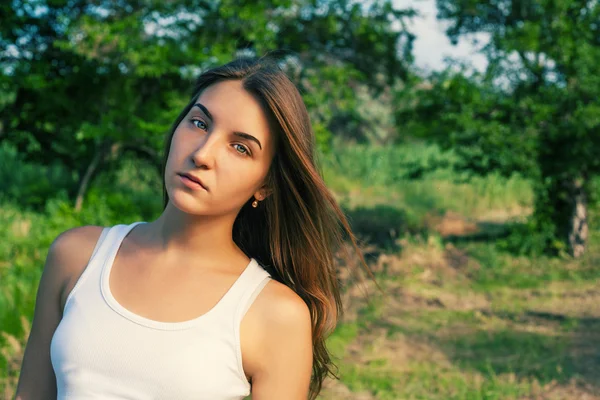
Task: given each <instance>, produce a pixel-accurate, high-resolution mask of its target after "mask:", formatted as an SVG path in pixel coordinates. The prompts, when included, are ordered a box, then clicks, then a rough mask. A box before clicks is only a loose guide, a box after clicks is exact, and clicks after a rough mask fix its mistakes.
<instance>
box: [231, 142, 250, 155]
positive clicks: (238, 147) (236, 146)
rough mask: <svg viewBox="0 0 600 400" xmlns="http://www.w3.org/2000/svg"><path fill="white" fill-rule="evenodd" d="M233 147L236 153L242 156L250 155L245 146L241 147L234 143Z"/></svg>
mask: <svg viewBox="0 0 600 400" xmlns="http://www.w3.org/2000/svg"><path fill="white" fill-rule="evenodd" d="M233 147H234V148H235V149H236V150H237V152H238V153H240V154H243V155H247V154H250V152H249V151H248V148H246V146H244V145H241V144H239V143H236V144H234V145H233Z"/></svg>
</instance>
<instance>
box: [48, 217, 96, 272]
mask: <svg viewBox="0 0 600 400" xmlns="http://www.w3.org/2000/svg"><path fill="white" fill-rule="evenodd" d="M103 229H104V227H102V226H95V225H86V226H78V227H76V228H71V229H68V230H66V231H64V232H62V233H61V234H59V235H58V236H57V237H56V238H55V239H54V241H53V242H52V244H51V245H50V249H49V250H48V257H52V259H53V260H55V261H59V262H60V263H61V264H62V265H64V264H65V263H66V264H79V262H78V261H81V260H84V259H89V257H90V256H91V253H92V251H93V250H94V247H95V246H96V242H97V241H98V239H99V238H100V234H101V233H102V230H103ZM86 263H87V260H86Z"/></svg>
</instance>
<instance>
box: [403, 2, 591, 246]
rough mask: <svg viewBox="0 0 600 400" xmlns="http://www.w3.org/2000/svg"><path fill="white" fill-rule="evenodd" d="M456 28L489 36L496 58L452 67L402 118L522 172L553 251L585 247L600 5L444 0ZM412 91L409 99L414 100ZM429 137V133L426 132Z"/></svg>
mask: <svg viewBox="0 0 600 400" xmlns="http://www.w3.org/2000/svg"><path fill="white" fill-rule="evenodd" d="M437 4H438V9H439V15H438V17H439V18H441V19H445V20H448V21H449V22H450V25H449V28H448V30H447V33H448V35H449V37H450V38H451V39H452V40H453V41H456V40H457V39H458V38H459V37H460V36H461V35H465V34H473V33H481V32H483V33H487V34H488V35H489V37H490V41H489V43H488V44H487V45H485V46H484V47H483V49H482V51H483V52H484V53H485V54H486V55H487V58H488V61H489V65H488V67H487V69H486V71H485V72H484V73H483V74H477V73H474V74H472V76H470V77H467V76H466V75H465V74H464V71H463V72H459V73H453V72H451V71H446V72H444V73H442V74H438V75H434V76H432V77H431V78H430V83H431V87H429V88H427V90H418V95H417V94H416V93H414V92H413V94H412V96H414V97H413V98H412V99H413V100H412V101H413V102H412V103H410V104H411V106H410V107H406V106H404V107H402V108H401V110H400V112H399V113H398V117H399V118H401V119H406V118H411V119H412V120H413V121H421V123H419V124H417V125H419V126H421V128H422V129H424V130H425V127H427V128H432V129H431V130H430V131H429V132H428V133H429V134H430V135H431V136H432V137H434V138H436V139H437V140H438V141H440V142H442V143H444V144H445V145H446V146H447V147H453V148H455V149H456V150H457V151H459V152H460V153H461V154H462V155H463V159H464V162H463V167H464V168H465V169H467V170H469V171H471V172H474V173H478V174H486V173H488V172H491V171H500V172H502V173H504V174H506V175H509V174H510V173H512V172H513V171H519V172H521V173H524V174H525V175H527V176H529V177H531V178H532V179H533V181H534V189H535V210H534V214H533V219H532V220H531V225H532V227H533V228H534V229H535V230H536V231H537V233H538V234H540V235H543V237H544V241H543V242H544V247H545V249H546V250H553V251H558V250H561V249H565V250H568V251H569V252H570V253H571V254H572V255H573V256H575V257H578V256H580V255H582V254H583V252H584V249H585V244H586V241H587V232H588V221H587V207H588V203H589V202H590V201H592V200H594V199H591V198H590V194H591V191H590V185H591V177H592V176H594V175H597V174H598V173H599V172H600V158H599V157H598V156H597V154H598V153H599V152H600V100H599V98H600V64H599V63H598V60H600V24H599V23H598V21H600V4H599V3H598V2H597V1H584V0H535V1H525V0H499V1H498V0H493V1H492V0H484V1H480V0H477V1H475V0H438V2H437ZM407 96H408V95H407V94H404V95H402V96H401V97H399V101H402V102H403V104H405V105H406V104H409V103H407ZM425 134H427V132H425Z"/></svg>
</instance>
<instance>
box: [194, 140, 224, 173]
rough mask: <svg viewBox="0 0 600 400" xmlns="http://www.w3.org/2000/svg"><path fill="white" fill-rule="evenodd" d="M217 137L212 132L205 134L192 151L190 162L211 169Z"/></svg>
mask: <svg viewBox="0 0 600 400" xmlns="http://www.w3.org/2000/svg"><path fill="white" fill-rule="evenodd" d="M218 146H219V138H218V136H217V135H215V134H214V133H213V132H211V133H208V134H207V135H205V136H204V137H203V138H202V140H201V142H200V144H198V146H197V147H196V150H194V152H193V153H192V162H193V163H194V165H195V166H196V167H198V168H202V169H211V168H213V167H214V164H215V159H216V152H217V151H218Z"/></svg>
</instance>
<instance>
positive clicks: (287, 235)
mask: <svg viewBox="0 0 600 400" xmlns="http://www.w3.org/2000/svg"><path fill="white" fill-rule="evenodd" d="M280 54H281V53H271V54H267V55H266V56H264V57H262V58H239V59H237V60H234V61H232V62H230V63H228V64H225V65H223V66H220V67H217V68H213V69H210V70H208V71H205V72H203V73H202V74H201V75H200V76H199V77H198V79H197V81H196V84H195V86H194V91H193V95H192V98H191V101H190V103H189V104H188V105H187V106H186V107H185V109H184V110H183V111H182V112H181V114H180V115H179V117H178V118H177V120H176V121H175V123H174V124H173V127H172V128H171V130H170V132H169V134H168V136H167V138H166V148H165V153H164V159H163V195H164V205H165V206H166V204H167V202H168V195H167V192H166V189H165V185H164V168H165V166H166V160H167V156H168V154H169V149H170V144H171V137H172V136H173V133H174V132H175V129H176V128H177V126H178V125H179V123H180V122H181V121H182V120H183V118H184V117H185V116H186V115H187V113H188V112H189V111H190V109H191V108H192V106H193V105H194V104H195V103H196V100H197V99H198V98H199V97H200V94H201V93H202V91H203V90H204V89H206V88H207V87H209V86H210V85H213V84H215V83H217V82H221V81H225V80H239V81H241V82H242V84H243V87H244V88H245V89H246V90H247V91H248V92H249V93H251V94H253V95H255V97H256V98H257V99H258V100H259V101H260V103H261V105H262V108H263V110H264V112H265V114H266V115H267V118H268V120H269V122H270V128H271V129H272V130H273V132H272V134H273V135H274V136H275V140H276V150H275V156H274V159H273V162H272V164H271V167H270V169H269V172H268V174H267V179H266V183H267V187H268V188H269V189H270V190H271V194H270V195H269V196H267V197H266V198H265V199H264V200H263V201H262V202H261V205H260V206H259V207H258V208H252V207H251V201H252V199H249V200H248V202H247V203H246V204H245V205H244V206H243V207H242V209H241V210H240V212H239V214H238V216H237V218H236V220H235V222H234V226H233V239H234V241H235V243H236V244H237V245H238V246H239V247H240V249H242V251H244V252H245V253H246V255H248V256H249V257H253V258H255V259H256V260H257V261H258V262H259V263H260V264H262V265H263V266H264V267H265V269H266V270H267V271H268V272H269V273H271V275H272V276H273V278H274V279H276V280H278V281H279V282H281V283H283V284H285V285H287V286H288V287H290V288H291V289H293V290H294V291H295V292H296V293H297V294H298V295H299V296H300V297H301V298H302V299H303V300H304V302H305V303H306V304H307V305H308V308H309V309H310V313H311V318H312V341H313V371H312V377H311V384H310V399H311V400H312V399H314V398H316V396H317V395H318V393H319V392H320V391H321V387H322V384H323V380H324V379H325V377H326V376H327V375H330V376H333V377H335V378H338V379H339V377H338V376H337V375H336V374H335V373H334V372H333V368H332V367H335V364H334V363H333V362H332V360H331V357H330V355H329V352H328V350H327V348H326V345H325V339H326V337H327V336H328V335H329V334H330V333H331V332H332V331H333V329H334V328H335V326H336V324H337V322H338V320H339V318H340V317H341V316H342V313H343V307H342V301H341V296H340V288H339V282H338V277H337V271H336V264H335V258H334V255H335V251H336V250H337V249H338V248H339V247H340V246H341V245H342V243H343V241H344V240H345V239H346V237H347V238H349V239H350V241H351V242H352V244H353V246H354V248H355V250H356V251H357V254H358V256H359V258H360V260H361V263H362V265H363V266H364V267H365V268H366V269H367V271H368V272H369V274H370V275H371V277H373V275H372V273H371V271H370V270H369V268H368V267H367V265H366V263H365V260H364V258H363V256H362V254H361V252H360V250H359V248H358V246H357V243H356V239H355V237H354V235H353V233H352V231H351V229H350V226H349V224H348V221H347V220H346V217H345V216H344V213H343V212H342V210H341V209H340V207H339V206H338V204H337V203H336V201H335V199H334V197H333V196H332V194H331V193H330V192H329V190H328V189H327V187H326V186H325V182H324V181H323V179H322V177H321V174H320V173H319V171H318V169H317V166H316V163H315V135H314V132H313V130H312V127H311V123H310V119H309V115H308V112H307V109H306V106H305V104H304V102H303V101H302V97H301V95H300V93H299V91H298V89H297V88H296V86H295V85H294V84H293V83H292V82H291V81H290V79H289V78H288V77H287V75H286V74H285V72H284V71H283V70H282V69H281V68H280V67H279V65H278V61H279V60H280Z"/></svg>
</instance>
